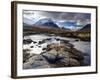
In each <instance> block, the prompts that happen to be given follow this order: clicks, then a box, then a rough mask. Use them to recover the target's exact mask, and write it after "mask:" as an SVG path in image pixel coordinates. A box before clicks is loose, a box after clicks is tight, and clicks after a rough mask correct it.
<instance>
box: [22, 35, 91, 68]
mask: <svg viewBox="0 0 100 80" xmlns="http://www.w3.org/2000/svg"><path fill="white" fill-rule="evenodd" d="M77 41H79V39H66V38H64V37H62V38H61V37H59V36H54V35H53V36H49V37H48V36H45V35H42V37H41V35H33V36H25V37H24V40H23V69H34V68H35V69H36V68H38V69H40V68H57V67H73V66H87V65H89V64H90V63H88V62H86V56H84V55H86V54H87V53H86V52H85V51H84V50H83V49H82V50H83V51H82V50H81V49H79V48H77V46H75V45H74V44H76V43H74V42H77ZM87 55H88V54H87ZM88 56H89V55H88Z"/></svg>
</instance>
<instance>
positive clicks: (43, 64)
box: [23, 55, 50, 69]
mask: <svg viewBox="0 0 100 80" xmlns="http://www.w3.org/2000/svg"><path fill="white" fill-rule="evenodd" d="M32 68H34V69H36V68H50V65H49V63H48V62H47V61H46V60H45V58H43V57H42V56H41V55H34V56H32V57H31V58H29V60H28V62H26V63H24V64H23V69H32Z"/></svg>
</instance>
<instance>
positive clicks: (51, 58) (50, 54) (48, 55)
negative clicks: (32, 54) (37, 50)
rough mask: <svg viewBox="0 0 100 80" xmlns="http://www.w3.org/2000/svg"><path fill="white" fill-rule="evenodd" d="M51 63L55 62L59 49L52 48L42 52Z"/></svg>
mask: <svg viewBox="0 0 100 80" xmlns="http://www.w3.org/2000/svg"><path fill="white" fill-rule="evenodd" d="M41 55H42V56H43V57H44V58H45V59H46V60H47V61H48V62H49V63H55V61H56V57H57V51H56V50H55V49H52V50H50V51H48V52H46V53H43V54H41Z"/></svg>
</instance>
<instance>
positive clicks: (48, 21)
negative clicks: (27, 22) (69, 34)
mask: <svg viewBox="0 0 100 80" xmlns="http://www.w3.org/2000/svg"><path fill="white" fill-rule="evenodd" d="M34 25H36V26H48V27H54V28H59V26H58V25H57V24H56V23H55V22H54V21H53V20H52V19H51V18H43V19H40V20H39V21H37V22H36V23H35V24H34Z"/></svg>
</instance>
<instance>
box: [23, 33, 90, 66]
mask: <svg viewBox="0 0 100 80" xmlns="http://www.w3.org/2000/svg"><path fill="white" fill-rule="evenodd" d="M24 39H25V40H27V39H31V40H32V41H34V42H35V43H34V42H32V43H30V44H23V49H29V50H30V54H33V53H34V54H40V53H41V52H43V51H44V50H43V48H46V47H47V45H48V44H51V43H58V44H59V45H60V41H59V40H58V41H57V40H56V39H60V40H67V41H69V43H71V44H73V45H74V48H76V49H78V50H80V51H82V52H83V53H84V58H85V59H84V63H85V65H90V63H91V60H90V56H91V43H90V42H86V41H80V40H79V39H76V38H68V37H61V36H55V35H52V36H50V35H45V34H34V35H28V36H24ZM43 40H45V42H43V43H42V44H39V43H40V41H43ZM77 40H78V41H77Z"/></svg>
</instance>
